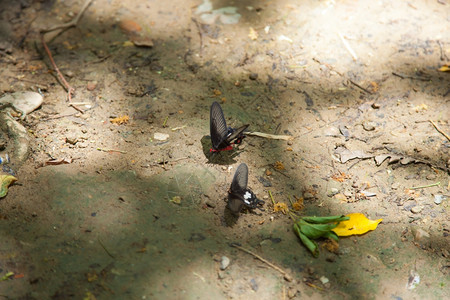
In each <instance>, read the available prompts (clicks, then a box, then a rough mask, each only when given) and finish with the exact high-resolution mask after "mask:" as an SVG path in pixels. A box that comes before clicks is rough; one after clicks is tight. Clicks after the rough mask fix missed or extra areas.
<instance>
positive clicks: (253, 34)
mask: <svg viewBox="0 0 450 300" xmlns="http://www.w3.org/2000/svg"><path fill="white" fill-rule="evenodd" d="M248 37H249V38H250V39H251V40H253V41H254V40H256V39H258V33H257V32H256V31H255V29H253V27H250V32H249V34H248Z"/></svg>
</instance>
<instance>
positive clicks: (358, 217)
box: [332, 213, 383, 236]
mask: <svg viewBox="0 0 450 300" xmlns="http://www.w3.org/2000/svg"><path fill="white" fill-rule="evenodd" d="M346 216H347V217H350V220H347V221H341V222H340V223H339V225H338V226H337V227H336V228H334V229H332V231H334V233H336V234H337V235H338V236H349V235H356V234H363V233H366V232H368V231H370V230H375V229H376V228H377V226H378V223H380V222H381V221H383V219H378V220H375V221H372V220H369V219H367V218H366V217H365V216H364V215H363V214H361V213H353V214H349V215H346Z"/></svg>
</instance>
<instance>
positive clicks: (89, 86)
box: [86, 81, 97, 91]
mask: <svg viewBox="0 0 450 300" xmlns="http://www.w3.org/2000/svg"><path fill="white" fill-rule="evenodd" d="M96 87H97V81H92V82H88V84H87V85H86V88H87V90H88V91H93V90H95V88H96Z"/></svg>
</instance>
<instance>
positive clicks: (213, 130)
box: [209, 102, 249, 152]
mask: <svg viewBox="0 0 450 300" xmlns="http://www.w3.org/2000/svg"><path fill="white" fill-rule="evenodd" d="M209 126H210V134H211V141H212V148H211V149H210V150H209V151H210V152H219V151H228V150H232V149H233V146H232V145H233V144H240V143H241V142H242V139H244V137H245V135H244V130H245V129H247V127H248V126H249V125H248V124H247V125H243V126H241V127H239V128H237V129H234V128H232V127H229V126H227V123H226V121H225V117H224V115H223V111H222V108H221V107H220V104H219V103H217V102H213V104H212V105H211V110H210V123H209Z"/></svg>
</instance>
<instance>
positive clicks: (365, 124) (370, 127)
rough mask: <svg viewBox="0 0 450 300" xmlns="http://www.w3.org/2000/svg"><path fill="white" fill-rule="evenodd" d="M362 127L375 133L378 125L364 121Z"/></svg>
mask: <svg viewBox="0 0 450 300" xmlns="http://www.w3.org/2000/svg"><path fill="white" fill-rule="evenodd" d="M362 126H363V128H364V130H365V131H373V130H375V126H376V124H375V122H368V121H364V122H363V123H362Z"/></svg>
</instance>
